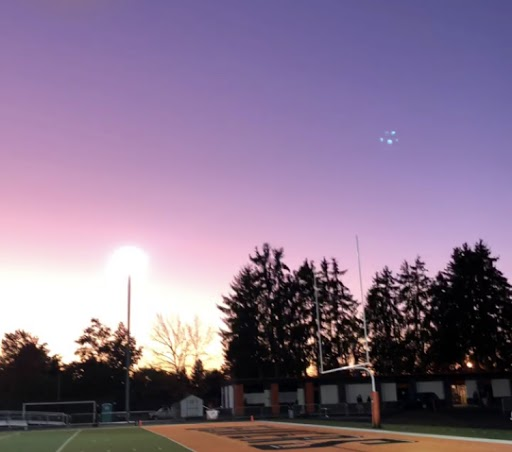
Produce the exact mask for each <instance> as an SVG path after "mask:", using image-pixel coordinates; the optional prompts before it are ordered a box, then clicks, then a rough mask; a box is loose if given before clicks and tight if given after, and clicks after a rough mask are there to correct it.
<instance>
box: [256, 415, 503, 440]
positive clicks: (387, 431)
mask: <svg viewBox="0 0 512 452" xmlns="http://www.w3.org/2000/svg"><path fill="white" fill-rule="evenodd" d="M260 422H266V423H269V424H279V425H288V426H290V425H294V426H296V427H300V426H305V427H320V428H326V429H336V430H351V431H353V432H369V433H376V434H380V433H385V434H386V435H402V436H420V437H425V438H436V439H449V440H455V441H474V442H477V443H493V444H509V445H512V441H510V440H506V439H490V438H476V437H475V438H474V437H472V436H451V435H435V434H433V433H413V432H399V431H394V430H381V429H370V428H357V427H337V426H335V425H319V424H303V423H302V422H279V421H260Z"/></svg>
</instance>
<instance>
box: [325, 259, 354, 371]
mask: <svg viewBox="0 0 512 452" xmlns="http://www.w3.org/2000/svg"><path fill="white" fill-rule="evenodd" d="M345 273H346V271H341V270H340V269H339V265H338V262H337V261H336V260H335V259H332V260H331V262H330V264H329V262H328V261H327V260H326V259H323V260H322V262H321V264H320V272H319V274H318V277H317V287H318V295H319V305H320V318H321V325H322V345H323V347H324V367H325V368H331V369H332V368H335V367H339V366H340V365H347V364H348V363H351V362H355V361H356V360H357V359H358V355H359V352H360V350H359V339H360V336H361V332H362V330H361V324H360V319H359V318H358V316H357V308H358V303H357V301H356V300H355V299H354V298H353V296H352V294H351V293H350V290H349V289H348V287H346V286H345V285H344V284H343V282H342V280H341V277H342V276H343V275H344V274H345Z"/></svg>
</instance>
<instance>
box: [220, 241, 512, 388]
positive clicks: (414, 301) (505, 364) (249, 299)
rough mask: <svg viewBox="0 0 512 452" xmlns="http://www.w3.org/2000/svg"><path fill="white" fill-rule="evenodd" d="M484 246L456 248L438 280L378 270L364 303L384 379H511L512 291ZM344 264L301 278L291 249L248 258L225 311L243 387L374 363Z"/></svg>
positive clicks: (308, 271)
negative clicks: (453, 375)
mask: <svg viewBox="0 0 512 452" xmlns="http://www.w3.org/2000/svg"><path fill="white" fill-rule="evenodd" d="M497 262H498V258H497V257H495V256H493V255H492V253H491V250H490V249H489V247H488V246H487V245H486V244H485V243H484V242H483V241H482V240H480V241H478V242H476V243H475V244H474V245H473V246H470V245H468V244H467V243H464V244H463V245H462V246H459V247H455V248H454V249H453V251H452V253H451V256H450V260H449V262H448V264H447V265H446V267H445V268H444V269H443V270H441V271H439V272H438V273H437V274H436V275H435V276H433V277H431V276H429V274H428V270H427V267H426V264H425V262H424V261H423V260H422V259H421V258H420V257H417V258H416V259H415V260H414V261H413V262H408V261H404V262H403V264H402V265H401V266H400V268H399V270H398V272H393V271H392V270H391V269H390V268H389V267H387V266H386V267H384V268H383V269H382V270H380V271H378V272H377V273H376V274H375V275H374V276H373V280H372V284H371V286H370V288H369V289H368V291H367V294H366V297H365V304H364V309H365V313H366V319H367V327H368V347H369V353H370V361H371V364H372V366H373V367H374V369H375V370H376V371H377V372H378V373H379V374H381V375H402V374H421V373H438V372H460V371H469V370H472V371H480V372H488V371H498V372H499V371H510V370H511V362H510V361H511V360H510V356H512V355H511V354H510V351H511V346H512V290H511V285H510V284H509V282H508V280H507V278H506V277H505V276H504V275H503V273H502V272H501V271H500V270H499V269H498V267H497ZM345 274H346V270H342V269H341V267H340V264H339V263H338V261H337V260H336V259H330V260H327V259H323V260H322V261H321V262H320V263H319V265H318V266H317V265H315V263H313V262H312V261H311V260H308V259H306V260H304V261H303V263H302V264H301V265H300V266H299V268H297V269H295V270H293V269H291V268H290V267H289V266H288V265H286V263H285V261H284V251H283V249H282V248H272V247H271V246H270V245H269V244H264V245H263V246H262V247H261V249H259V248H256V249H255V251H254V253H253V254H252V255H250V256H249V263H248V264H247V265H245V266H244V267H243V268H242V269H241V271H240V272H239V273H238V274H237V275H236V276H235V278H234V280H233V281H232V284H231V291H230V293H229V294H228V295H225V296H223V298H222V302H221V303H220V304H219V305H218V308H219V310H220V312H221V314H222V316H223V320H224V328H223V329H222V331H221V337H222V343H223V350H224V358H225V362H226V368H227V370H228V371H229V373H230V374H231V375H232V376H233V377H235V378H239V379H241V378H261V377H303V376H306V375H307V374H308V373H311V372H312V371H313V372H315V370H317V369H318V365H319V357H318V340H317V334H318V327H317V320H316V312H315V295H316V297H317V299H318V304H319V313H320V316H319V317H320V333H321V338H322V345H323V361H324V367H325V368H326V369H328V368H333V367H339V366H340V365H346V364H353V363H356V362H362V361H364V360H365V341H364V340H363V339H364V333H363V321H362V313H363V310H362V309H363V306H362V305H361V303H360V300H357V299H356V298H355V297H354V296H353V295H352V293H351V292H350V290H349V289H348V287H347V286H346V285H345V284H344V282H343V279H344V276H345Z"/></svg>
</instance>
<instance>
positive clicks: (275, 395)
mask: <svg viewBox="0 0 512 452" xmlns="http://www.w3.org/2000/svg"><path fill="white" fill-rule="evenodd" d="M270 405H272V414H273V415H275V416H278V415H279V384H277V383H272V384H271V385H270Z"/></svg>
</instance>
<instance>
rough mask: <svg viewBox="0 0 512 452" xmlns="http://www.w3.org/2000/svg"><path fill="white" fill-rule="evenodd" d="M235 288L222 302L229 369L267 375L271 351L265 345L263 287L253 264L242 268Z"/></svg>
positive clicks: (238, 375) (241, 375) (247, 374)
mask: <svg viewBox="0 0 512 452" xmlns="http://www.w3.org/2000/svg"><path fill="white" fill-rule="evenodd" d="M231 290H232V293H231V294H230V295H228V296H224V297H223V302H222V304H220V305H218V308H219V310H220V311H221V313H222V315H223V317H224V319H223V320H224V324H225V328H224V329H222V330H221V338H222V345H223V350H224V358H225V361H226V364H227V365H226V367H227V371H228V372H229V373H230V374H231V376H233V377H235V378H255V377H263V376H264V365H265V360H266V352H267V351H266V349H265V347H264V344H263V333H264V332H263V326H262V322H261V320H262V318H261V312H260V308H259V290H258V288H257V280H256V276H255V275H254V272H253V270H252V268H251V267H249V266H247V267H245V268H243V269H242V270H241V271H240V273H239V274H238V275H237V276H236V277H235V279H234V281H233V283H232V284H231Z"/></svg>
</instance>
